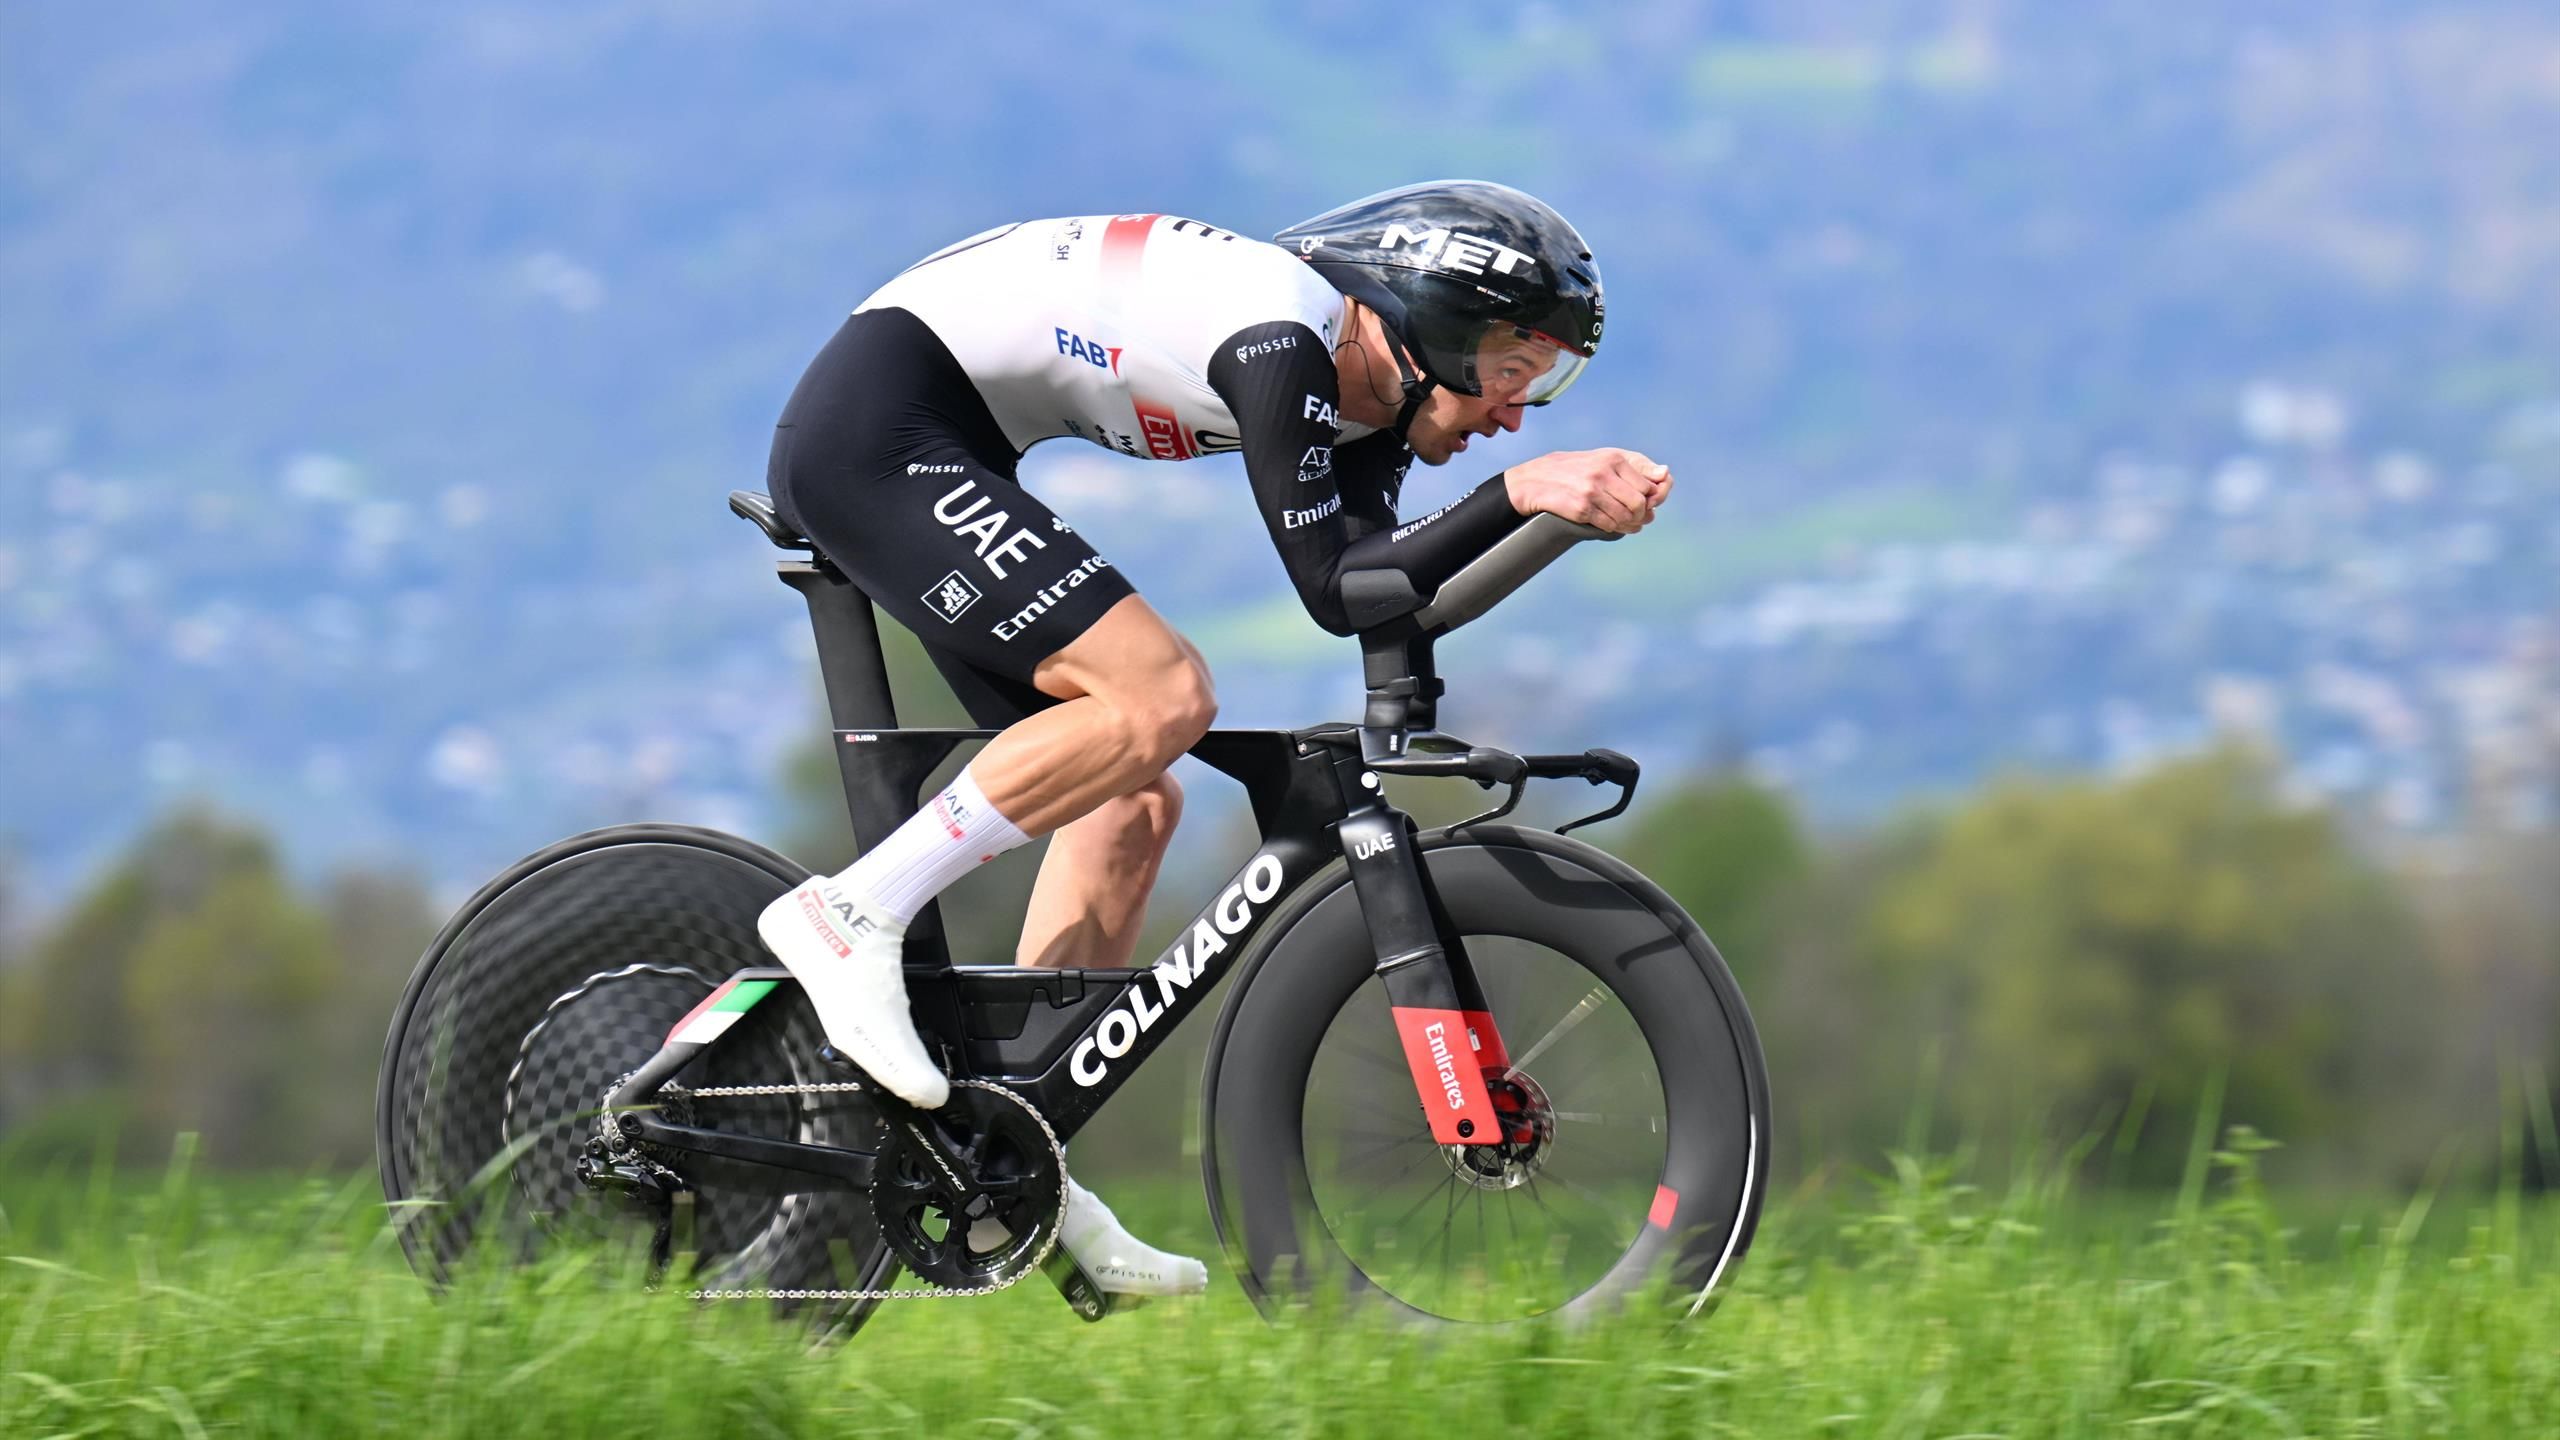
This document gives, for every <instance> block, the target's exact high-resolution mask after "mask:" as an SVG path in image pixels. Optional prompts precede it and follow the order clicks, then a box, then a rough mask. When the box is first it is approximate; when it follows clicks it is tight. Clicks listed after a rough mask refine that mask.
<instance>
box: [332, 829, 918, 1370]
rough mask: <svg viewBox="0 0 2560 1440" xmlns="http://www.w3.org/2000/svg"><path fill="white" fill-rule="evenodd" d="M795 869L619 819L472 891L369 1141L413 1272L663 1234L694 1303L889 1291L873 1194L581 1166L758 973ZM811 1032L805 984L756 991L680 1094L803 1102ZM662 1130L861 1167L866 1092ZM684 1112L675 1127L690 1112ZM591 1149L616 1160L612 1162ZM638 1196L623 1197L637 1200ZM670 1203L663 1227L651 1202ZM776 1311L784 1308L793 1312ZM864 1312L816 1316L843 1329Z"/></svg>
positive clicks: (655, 1158) (703, 1106)
mask: <svg viewBox="0 0 2560 1440" xmlns="http://www.w3.org/2000/svg"><path fill="white" fill-rule="evenodd" d="M802 877H803V872H802V871H801V870H800V868H799V867H797V866H794V865H792V864H791V863H790V862H789V861H787V860H785V859H783V858H782V857H781V856H778V855H775V854H773V853H772V852H771V851H768V850H764V849H762V848H761V847H758V846H754V845H751V844H748V843H747V842H745V841H742V840H739V839H736V838H735V837H732V836H727V835H722V834H719V833H718V832H715V831H707V830H695V829H691V828H689V827H678V826H625V827H618V828H616V829H612V830H604V831H597V832H594V833H592V834H588V835H583V836H579V837H576V838H574V839H571V840H566V841H563V842H561V843H560V844H558V845H555V846H553V847H551V848H550V849H548V850H545V851H542V852H540V853H538V854H536V855H533V856H531V857H528V858H527V859H526V860H524V861H522V862H520V863H519V864H517V865H516V866H515V867H513V868H512V869H510V870H509V871H508V872H507V873H506V874H504V875H501V876H500V877H498V878H497V879H496V880H494V881H492V882H491V883H490V884H489V885H487V886H485V887H484V888H483V889H482V890H481V891H480V893H479V894H477V895H475V896H473V897H472V898H471V900H470V901H469V902H467V903H466V904H465V905H464V906H463V908H462V910H461V911H459V912H458V913H457V914H456V915H455V916H454V918H453V919H452V920H451V921H450V922H449V923H448V924H447V925H446V926H445V929H444V931H443V933H441V934H439V935H438V936H437V937H436V940H435V942H434V943H433V944H432V945H431V946H430V947H429V948H428V951H427V954H426V956H425V958H424V959H422V960H421V961H420V962H419V966H418V970H417V972H416V974H415V975H414V976H413V977H412V978H411V980H410V984H409V990H408V993H407V994H406V995H405V996H404V997H403V998H402V1001H401V1005H400V1009H399V1011H398V1013H397V1014H396V1016H395V1017H394V1019H393V1022H392V1027H391V1034H390V1037H389V1040H388V1042H387V1043H386V1045H385V1048H384V1053H383V1068H382V1081H381V1089H380V1094H379V1097H378V1101H377V1113H376V1128H377V1137H376V1138H377V1146H378V1151H379V1159H380V1162H381V1169H382V1180H383V1190H384V1193H385V1194H386V1196H388V1197H389V1199H390V1200H391V1201H392V1203H393V1204H394V1206H395V1207H397V1208H399V1210H400V1211H401V1213H402V1214H403V1216H404V1224H403V1228H402V1231H401V1239H402V1243H403V1245H404V1247H405V1248H406V1249H407V1251H408V1254H409V1257H410V1260H411V1262H412V1263H413V1264H415V1265H416V1266H417V1268H418V1269H419V1270H420V1271H421V1272H422V1273H424V1274H426V1275H428V1276H429V1277H430V1278H432V1279H436V1280H439V1281H441V1280H442V1279H444V1278H445V1277H446V1276H447V1275H448V1274H449V1272H450V1270H451V1268H452V1267H453V1266H454V1265H455V1264H457V1263H458V1262H460V1261H461V1260H462V1259H463V1257H464V1256H465V1255H467V1254H469V1253H472V1252H474V1251H475V1250H478V1251H486V1250H489V1249H491V1247H492V1246H493V1245H494V1246H495V1247H496V1253H498V1254H501V1255H507V1256H512V1257H517V1258H522V1257H525V1256H529V1255H532V1254H537V1253H540V1252H541V1251H543V1250H545V1249H547V1248H550V1247H552V1246H554V1245H557V1244H559V1243H561V1242H563V1241H576V1242H579V1243H586V1242H591V1241H596V1240H607V1241H611V1240H615V1239H628V1240H638V1241H641V1242H650V1241H655V1240H658V1238H659V1237H657V1236H655V1235H653V1234H652V1233H651V1232H652V1230H653V1229H654V1228H656V1227H657V1225H658V1224H659V1222H660V1221H661V1220H664V1221H665V1222H666V1223H667V1224H668V1226H669V1228H670V1229H671V1230H672V1232H673V1233H672V1234H671V1235H669V1236H668V1237H666V1240H667V1243H669V1244H671V1247H672V1248H673V1249H674V1250H675V1251H676V1252H678V1253H679V1254H681V1255H683V1256H686V1257H688V1258H689V1260H690V1268H689V1269H688V1271H687V1272H686V1273H685V1274H684V1275H682V1276H680V1277H676V1278H678V1279H679V1280H680V1281H681V1282H682V1283H686V1284H691V1285H699V1286H702V1287H703V1288H709V1289H733V1288H747V1287H751V1286H752V1287H769V1288H772V1289H777V1290H835V1289H866V1290H867V1289H879V1288H885V1287H886V1286H887V1285H888V1284H889V1283H890V1282H891V1280H892V1279H893V1278H894V1276H895V1272H896V1268H897V1262H896V1258H895V1257H894V1256H893V1255H892V1254H891V1253H890V1251H889V1248H888V1246H887V1245H886V1244H885V1243H883V1241H882V1239H881V1236H880V1233H879V1227H878V1225H877V1223H876V1222H875V1221H874V1219H873V1217H872V1213H871V1207H870V1204H869V1202H868V1198H867V1197H866V1196H863V1195H860V1194H855V1193H852V1192H848V1191H815V1192H809V1193H791V1194H787V1193H775V1192H776V1187H775V1186H774V1185H773V1184H772V1183H771V1180H770V1178H769V1177H767V1176H763V1175H746V1174H741V1173H735V1172H725V1173H724V1171H723V1170H722V1169H721V1168H720V1165H719V1162H717V1161H714V1160H711V1159H710V1158H709V1157H706V1156H701V1155H695V1154H667V1155H653V1154H651V1153H649V1152H648V1151H647V1149H646V1148H645V1147H624V1151H623V1153H626V1154H627V1155H628V1157H629V1158H628V1160H627V1161H626V1163H625V1168H626V1169H627V1170H628V1171H629V1172H631V1173H632V1174H634V1175H636V1176H638V1177H639V1178H640V1180H641V1182H642V1183H641V1184H640V1185H638V1186H637V1187H626V1189H625V1190H621V1191H610V1192H599V1191H598V1190H597V1189H596V1188H595V1187H593V1186H591V1185H589V1184H587V1183H585V1181H584V1180H582V1179H581V1177H580V1173H579V1166H580V1161H581V1159H582V1158H586V1157H589V1156H590V1155H591V1152H592V1151H593V1150H594V1148H595V1146H596V1144H597V1142H598V1141H599V1140H600V1139H603V1138H609V1135H610V1132H609V1131H608V1130H607V1129H606V1127H604V1125H603V1124H602V1118H603V1117H602V1115H601V1111H602V1105H603V1101H604V1098H605V1095H606V1094H607V1093H608V1092H609V1091H610V1090H611V1089H612V1088H613V1086H614V1085H615V1083H616V1082H617V1081H619V1080H620V1079H621V1078H623V1077H624V1076H626V1075H628V1074H630V1073H631V1072H632V1071H634V1070H637V1069H638V1068H639V1067H640V1066H641V1065H642V1064H644V1063H645V1062H647V1060H648V1059H649V1057H650V1056H652V1055H654V1054H656V1053H657V1051H658V1049H659V1048H660V1046H661V1045H662V1044H663V1042H664V1041H665V1038H666V1035H667V1032H668V1031H669V1030H670V1029H672V1028H673V1027H674V1026H675V1024H676V1023H677V1022H678V1021H679V1020H681V1019H682V1018H683V1017H684V1015H685V1014H686V1013H687V1012H688V1011H690V1010H691V1009H692V1008H693V1007H694V1006H695V1005H696V1004H697V1003H698V1002H700V1001H701V1000H702V999H703V997H705V996H706V995H708V994H710V993H711V992H712V991H713V990H714V989H715V988H717V987H718V985H719V984H720V983H721V982H722V981H723V980H725V979H726V978H728V977H729V976H730V975H732V974H734V973H736V972H737V971H739V970H741V969H747V968H752V967H756V966H761V965H768V964H770V963H771V958H770V957H769V956H768V955H767V954H766V953H765V951H764V949H763V947H762V945H761V944H760V943H759V942H758V941H757V939H756V934H755V919H756V916H757V914H758V913H759V912H760V911H761V910H762V909H763V907H764V905H765V904H766V903H767V902H769V901H770V900H772V899H773V898H774V897H775V896H777V895H779V894H781V893H782V892H783V891H785V890H787V889H788V888H790V887H791V886H792V885H794V884H797V883H798V882H799V880H800V879H801V878H802ZM822 1040H823V1035H822V1032H821V1030H820V1028H819V1026H818V1022H817V1017H816V1015H815V1013H814V1012H813V1011H811V1010H810V1008H809V1005H808V1003H807V1001H806V999H805V998H803V997H802V996H801V994H800V993H799V991H798V989H797V987H794V986H785V987H782V988H781V989H779V990H777V991H776V992H774V993H773V994H772V995H770V996H768V997H767V998H766V999H765V1000H764V1001H763V1002H762V1003H761V1004H759V1005H758V1006H756V1008H755V1009H753V1010H752V1011H750V1012H748V1013H747V1015H746V1017H745V1018H744V1019H743V1020H741V1021H740V1022H738V1023H737V1024H735V1025H734V1026H732V1027H731V1029H730V1030H729V1031H728V1032H727V1033H726V1034H724V1035H723V1036H722V1037H721V1038H720V1039H719V1041H717V1042H716V1043H715V1044H714V1045H713V1046H712V1047H711V1048H710V1049H709V1050H707V1051H705V1052H704V1053H703V1055H702V1056H701V1057H699V1058H698V1059H697V1060H696V1061H695V1062H694V1064H693V1065H692V1066H690V1067H688V1069H687V1070H686V1071H685V1073H684V1074H683V1075H682V1076H681V1077H680V1079H679V1083H678V1086H677V1087H676V1089H677V1090H685V1089H703V1088H709V1087H712V1086H732V1085H749V1086H761V1085H775V1086H800V1085H806V1084H809V1083H812V1082H816V1081H822V1080H829V1079H834V1078H838V1077H835V1076H833V1075H827V1074H820V1073H816V1072H817V1071H818V1070H819V1069H820V1068H821V1067H820V1066H819V1064H818V1062H817V1060H816V1055H817V1051H818V1046H819V1045H820V1044H821V1043H822ZM668 1104H669V1105H670V1107H672V1109H671V1113H674V1114H677V1115H679V1116H680V1117H682V1118H689V1119H691V1120H693V1121H694V1122H695V1123H700V1124H703V1125H706V1126H713V1127H716V1128H719V1129H722V1130H727V1131H732V1132H737V1133H744V1134H754V1135H761V1136H766V1137H769V1138H773V1139H779V1140H790V1141H795V1142H799V1143H803V1144H812V1145H831V1146H836V1147H838V1148H844V1149H854V1150H876V1149H877V1148H878V1136H879V1130H880V1122H879V1119H878V1116H877V1114H876V1112H874V1111H873V1110H872V1108H871V1106H870V1105H869V1103H868V1102H867V1101H866V1100H865V1099H864V1097H862V1096H860V1095H856V1094H848V1093H842V1092H833V1093H810V1092H789V1093H775V1094H757V1095H746V1096H723V1097H716V1098H715V1097H703V1098H701V1099H699V1100H688V1099H686V1098H684V1097H683V1096H681V1095H671V1096H670V1098H669V1100H668ZM687 1107H690V1109H691V1113H690V1115H686V1114H685V1111H686V1109H687ZM607 1148H612V1147H610V1146H608V1147H607ZM632 1188H636V1189H637V1190H638V1191H639V1194H638V1196H637V1203H635V1196H634V1195H633V1194H632V1193H629V1190H630V1189H632ZM662 1190H663V1191H665V1192H668V1193H670V1194H672V1196H673V1197H674V1198H673V1201H672V1211H673V1213H671V1214H663V1215H662V1214H657V1213H653V1203H652V1201H653V1197H655V1196H656V1195H657V1194H658V1193H659V1192H660V1191H662ZM787 1303H788V1302H786V1304H787ZM868 1313H869V1307H868V1305H864V1304H853V1303H839V1302H827V1303H826V1304H824V1305H822V1306H820V1307H819V1308H818V1315H817V1318H819V1319H820V1320H821V1321H823V1322H827V1323H831V1324H833V1325H834V1326H836V1327H837V1328H839V1329H840V1330H842V1329H849V1328H850V1327H851V1326H852V1325H854V1324H858V1323H859V1321H860V1320H861V1319H862V1318H863V1317H864V1316H865V1315H867V1314H868Z"/></svg>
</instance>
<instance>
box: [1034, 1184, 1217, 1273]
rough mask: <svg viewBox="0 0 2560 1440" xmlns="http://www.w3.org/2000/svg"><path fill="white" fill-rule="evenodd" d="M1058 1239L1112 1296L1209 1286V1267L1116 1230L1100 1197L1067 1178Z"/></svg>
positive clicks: (1116, 1222)
mask: <svg viewBox="0 0 2560 1440" xmlns="http://www.w3.org/2000/svg"><path fill="white" fill-rule="evenodd" d="M1058 1243H1059V1244H1061V1245H1064V1246H1066V1247H1067V1250H1068V1253H1070V1254H1072V1255H1074V1256H1075V1257H1076V1263H1077V1264H1079V1265H1081V1266H1083V1267H1084V1272H1085V1273H1086V1274H1087V1275H1090V1276H1092V1277H1093V1283H1095V1284H1096V1285H1099V1286H1101V1287H1102V1288H1103V1289H1105V1290H1108V1291H1110V1292H1111V1293H1112V1294H1114V1295H1197V1294H1199V1293H1200V1292H1201V1291H1203V1290H1206V1289H1208V1288H1209V1267H1208V1266H1206V1265H1203V1264H1201V1263H1200V1262H1199V1261H1197V1260H1194V1259H1192V1258H1191V1257H1190V1256H1188V1255H1176V1254H1173V1253H1171V1252H1170V1251H1165V1250H1159V1249H1157V1248H1156V1247H1154V1246H1153V1245H1149V1244H1147V1243H1145V1242H1144V1241H1142V1240H1140V1239H1138V1238H1137V1237H1136V1236H1134V1235H1131V1234H1130V1233H1129V1232H1128V1231H1126V1230H1124V1229H1122V1228H1120V1219H1119V1217H1118V1216H1116V1215H1113V1214H1112V1213H1111V1207H1110V1206H1108V1205H1105V1204H1103V1203H1102V1199H1101V1197H1100V1196H1098V1195H1095V1194H1094V1193H1093V1192H1092V1191H1090V1190H1087V1189H1086V1188H1084V1187H1083V1186H1081V1185H1079V1184H1077V1183H1076V1182H1075V1180H1074V1179H1073V1178H1069V1179H1068V1181H1067V1218H1066V1222H1065V1224H1064V1225H1063V1226H1062V1227H1061V1228H1060V1230H1059V1232H1058Z"/></svg>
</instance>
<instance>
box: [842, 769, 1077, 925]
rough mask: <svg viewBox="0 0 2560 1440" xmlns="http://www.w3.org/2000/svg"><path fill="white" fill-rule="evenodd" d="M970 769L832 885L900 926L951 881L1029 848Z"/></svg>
mask: <svg viewBox="0 0 2560 1440" xmlns="http://www.w3.org/2000/svg"><path fill="white" fill-rule="evenodd" d="M974 769H975V767H971V768H970V769H964V770H962V771H961V772H960V773H959V775H958V776H957V777H955V778H954V779H953V780H952V782H951V783H950V784H949V785H948V786H946V787H944V789H943V791H942V793H941V794H939V795H936V796H934V797H933V799H932V800H931V801H929V802H927V803H926V805H925V807H924V808H923V809H922V810H919V811H917V812H916V813H915V814H914V815H913V816H911V817H909V818H908V820H907V823H906V824H904V825H901V826H899V827H898V828H897V829H896V830H894V831H891V832H890V834H889V838H888V839H886V840H883V841H881V842H880V843H879V844H877V845H874V846H873V847H871V853H869V854H867V855H865V856H863V857H862V858H861V859H859V860H856V861H854V862H853V863H852V864H851V865H849V866H846V867H845V869H844V870H843V871H842V872H840V873H839V874H838V875H837V876H836V877H835V878H836V879H837V881H839V882H840V883H842V884H843V886H844V888H846V889H847V890H850V891H852V892H853V893H854V894H856V895H859V896H861V897H863V898H864V899H866V900H868V901H870V902H871V903H872V904H873V905H874V906H876V907H878V908H879V909H882V910H885V911H887V912H889V914H890V915H891V916H892V917H894V918H895V919H896V920H897V921H898V923H899V924H901V925H904V924H906V923H907V922H908V921H911V920H913V919H915V918H916V912H917V911H919V910H921V909H923V908H924V907H925V902H926V901H928V900H931V899H932V898H933V897H934V896H936V895H939V894H941V893H942V892H943V891H944V890H946V889H949V888H950V886H951V884H952V882H953V881H955V880H958V879H959V878H960V877H961V876H963V875H966V874H968V873H969V872H970V871H972V870H974V869H976V868H978V867H979V866H980V865H983V864H985V863H986V862H988V861H990V860H993V859H994V858H996V857H997V856H998V855H1001V854H1003V853H1004V852H1006V851H1007V850H1011V849H1013V848H1014V847H1016V846H1018V845H1024V844H1028V843H1029V842H1030V840H1031V837H1030V836H1028V835H1025V834H1023V833H1022V831H1021V830H1020V829H1019V828H1018V827H1016V826H1015V825H1014V823H1013V822H1012V821H1010V820H1007V819H1006V818H1004V816H1003V815H1002V814H1000V813H998V812H997V810H996V807H994V806H993V805H990V804H988V803H987V795H986V792H985V791H983V790H980V789H979V788H978V778H977V776H976V775H975V774H974V773H972V771H973V770H974Z"/></svg>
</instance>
